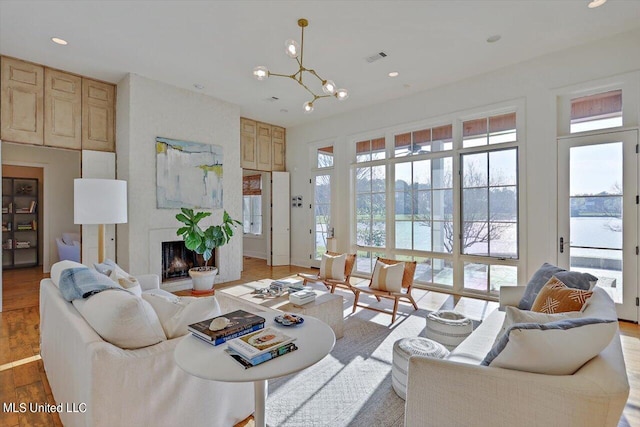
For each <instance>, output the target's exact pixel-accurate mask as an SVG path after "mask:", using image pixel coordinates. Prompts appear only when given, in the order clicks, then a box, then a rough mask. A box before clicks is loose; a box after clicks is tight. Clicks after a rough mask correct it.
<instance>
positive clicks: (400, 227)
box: [396, 221, 413, 249]
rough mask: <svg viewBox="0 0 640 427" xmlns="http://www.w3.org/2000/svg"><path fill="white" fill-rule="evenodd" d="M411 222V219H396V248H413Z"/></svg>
mask: <svg viewBox="0 0 640 427" xmlns="http://www.w3.org/2000/svg"><path fill="white" fill-rule="evenodd" d="M411 224H413V223H412V222H411V221H396V248H398V249H413V248H412V245H413V243H412V241H411V237H412V236H411Z"/></svg>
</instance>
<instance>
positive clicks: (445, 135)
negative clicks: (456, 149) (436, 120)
mask: <svg viewBox="0 0 640 427" xmlns="http://www.w3.org/2000/svg"><path fill="white" fill-rule="evenodd" d="M431 135H432V136H431V151H447V150H451V149H452V148H453V126H452V125H446V126H440V127H436V128H433V129H432V131H431Z"/></svg>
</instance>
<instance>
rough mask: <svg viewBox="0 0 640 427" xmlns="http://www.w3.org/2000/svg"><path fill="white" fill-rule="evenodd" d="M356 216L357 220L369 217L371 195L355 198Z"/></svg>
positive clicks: (359, 195)
mask: <svg viewBox="0 0 640 427" xmlns="http://www.w3.org/2000/svg"><path fill="white" fill-rule="evenodd" d="M356 215H357V216H358V218H360V217H367V218H369V216H370V215H371V195H370V194H358V195H357V196H356Z"/></svg>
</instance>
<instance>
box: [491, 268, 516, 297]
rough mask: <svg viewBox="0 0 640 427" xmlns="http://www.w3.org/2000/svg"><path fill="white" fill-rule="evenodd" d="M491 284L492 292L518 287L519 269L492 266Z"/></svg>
mask: <svg viewBox="0 0 640 427" xmlns="http://www.w3.org/2000/svg"><path fill="white" fill-rule="evenodd" d="M489 284H490V285H491V287H490V291H491V292H498V291H500V288H501V287H503V286H517V285H518V267H513V266H509V265H492V266H490V267H489Z"/></svg>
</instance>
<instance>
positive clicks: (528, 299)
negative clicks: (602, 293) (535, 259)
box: [518, 262, 598, 310]
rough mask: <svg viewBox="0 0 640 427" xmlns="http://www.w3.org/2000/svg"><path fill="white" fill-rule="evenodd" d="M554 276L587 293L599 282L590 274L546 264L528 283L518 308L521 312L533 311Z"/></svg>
mask: <svg viewBox="0 0 640 427" xmlns="http://www.w3.org/2000/svg"><path fill="white" fill-rule="evenodd" d="M552 276H556V277H557V278H558V279H560V280H561V281H562V282H563V283H565V284H566V285H567V286H568V287H570V288H575V289H582V290H585V291H586V290H589V289H591V288H593V285H595V282H597V281H598V278H597V277H595V276H592V275H591V274H589V273H579V272H577V271H567V270H565V269H562V268H560V267H556V266H555V265H551V264H549V263H546V262H545V263H544V264H542V267H540V268H539V269H538V271H536V272H535V273H534V274H533V277H531V280H529V283H527V288H526V289H525V291H524V295H523V296H522V299H521V300H520V304H518V308H519V309H521V310H531V306H532V305H533V302H534V301H535V300H536V297H537V296H538V293H539V292H540V289H542V287H543V286H544V285H545V284H546V283H547V282H548V281H549V279H551V277H552Z"/></svg>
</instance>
